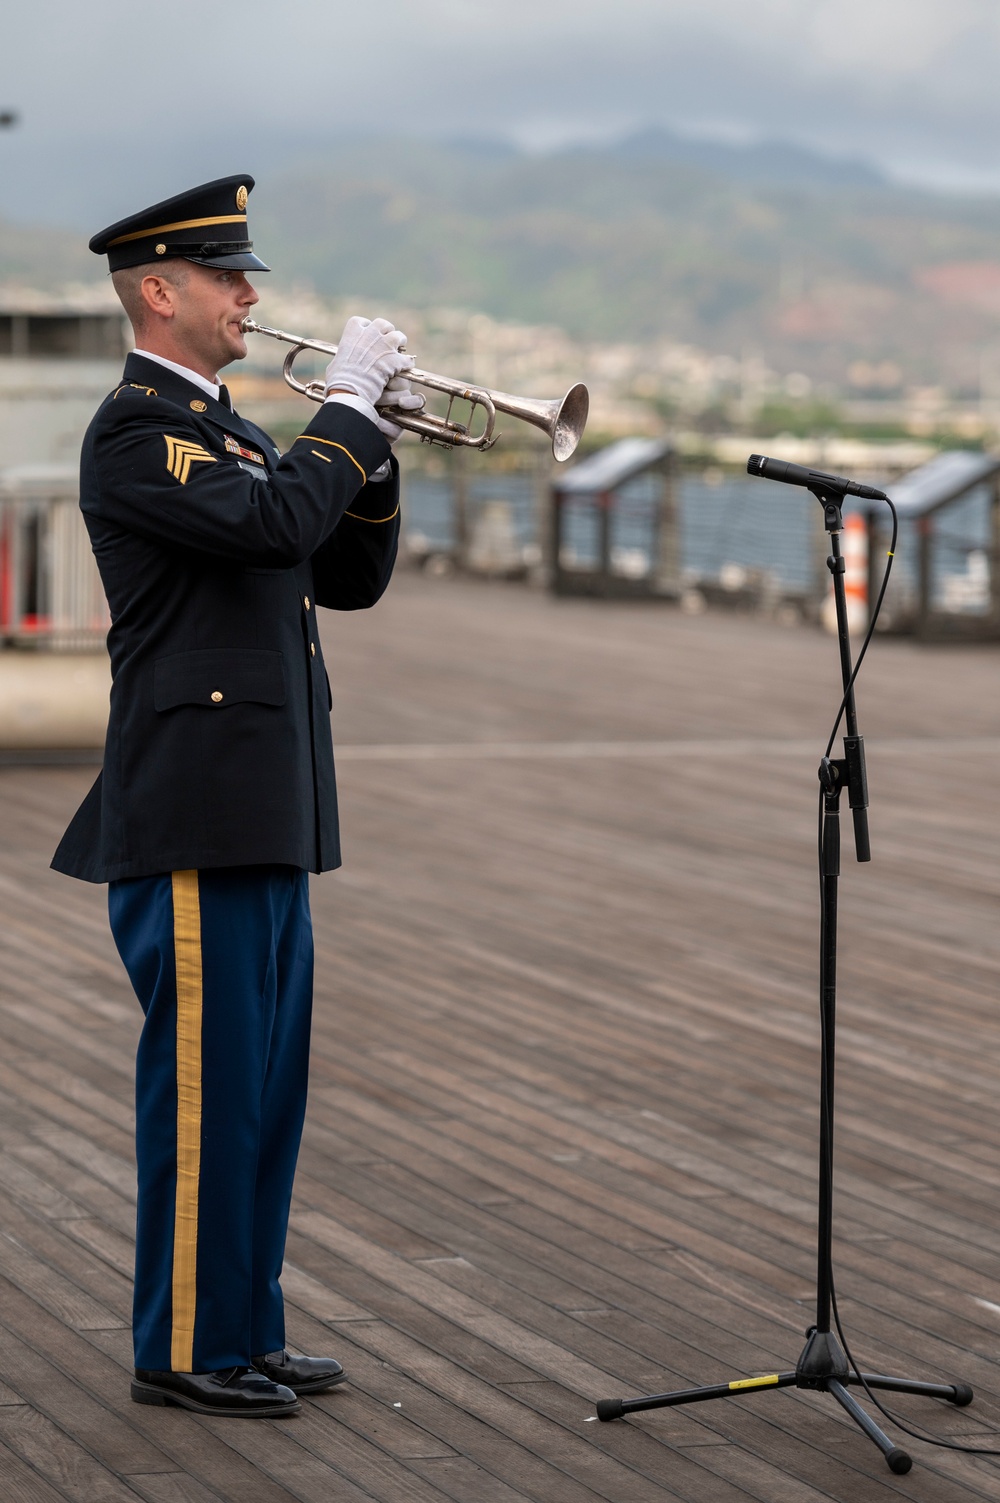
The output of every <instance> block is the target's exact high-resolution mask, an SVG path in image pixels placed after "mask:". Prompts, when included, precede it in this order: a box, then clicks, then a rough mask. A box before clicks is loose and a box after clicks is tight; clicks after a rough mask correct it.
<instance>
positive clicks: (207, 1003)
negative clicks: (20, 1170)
mask: <svg viewBox="0 0 1000 1503" xmlns="http://www.w3.org/2000/svg"><path fill="white" fill-rule="evenodd" d="M108 903H109V911H110V917H111V930H112V933H113V935H114V938H115V943H116V945H117V946H118V952H119V954H120V955H121V957H122V960H123V961H124V963H125V968H126V970H127V971H128V974H129V978H130V980H131V982H132V985H133V987H134V989H135V993H136V996H137V997H138V999H139V1002H140V1005H141V1006H142V1010H143V1012H144V1013H145V1022H144V1024H143V1029H142V1035H141V1038H140V1040H139V1050H138V1055H137V1059H136V1159H137V1162H138V1172H139V1204H138V1217H137V1225H136V1268H135V1307H134V1318H133V1337H134V1347H135V1365H136V1367H141V1368H149V1369H152V1370H154V1371H157V1372H168V1371H174V1372H195V1373H198V1372H202V1373H204V1372H215V1371H218V1370H219V1369H221V1368H226V1367H237V1366H244V1365H248V1364H249V1362H250V1359H251V1357H252V1356H257V1355H259V1354H261V1353H263V1352H273V1351H277V1350H278V1349H279V1348H281V1347H283V1346H284V1344H285V1326H284V1310H283V1302H282V1296H281V1287H280V1284H279V1278H280V1274H281V1264H282V1258H283V1256H284V1248H285V1234H286V1230H287V1225H288V1211H289V1206H290V1203H291V1197H292V1179H293V1177H294V1174H295V1161H296V1158H297V1156H298V1149H299V1140H300V1138H301V1135H302V1122H303V1118H304V1115H305V1104H306V1085H307V1076H308V1064H309V1026H310V1016H311V1008H312V970H313V946H312V926H311V922H310V917H309V887H308V877H307V874H306V873H305V872H304V871H300V870H298V868H296V867H289V866H247V867H227V868H220V869H216V870H205V871H187V872H172V873H166V874H164V875H162V876H155V877H138V878H134V879H129V880H126V881H121V882H113V883H111V884H110V890H109V898H108Z"/></svg>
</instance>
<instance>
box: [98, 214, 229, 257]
mask: <svg viewBox="0 0 1000 1503" xmlns="http://www.w3.org/2000/svg"><path fill="white" fill-rule="evenodd" d="M246 222H247V216H246V215H245V214H213V215H212V217H211V218H210V219H177V220H175V221H174V223H173V224H158V225H155V226H154V227H153V229H151V230H131V231H130V232H129V233H128V234H127V235H119V236H118V238H117V239H116V240H109V241H108V249H109V250H110V249H111V247H112V246H113V245H125V244H126V243H127V241H129V240H146V239H148V238H149V236H151V235H169V234H170V231H171V230H200V229H201V227H202V226H203V225H206V224H246Z"/></svg>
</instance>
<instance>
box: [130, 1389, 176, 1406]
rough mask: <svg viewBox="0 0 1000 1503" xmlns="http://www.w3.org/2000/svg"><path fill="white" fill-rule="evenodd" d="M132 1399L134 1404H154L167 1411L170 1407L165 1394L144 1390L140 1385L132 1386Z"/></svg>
mask: <svg viewBox="0 0 1000 1503" xmlns="http://www.w3.org/2000/svg"><path fill="white" fill-rule="evenodd" d="M132 1399H133V1402H134V1403H136V1404H155V1405H157V1407H159V1408H163V1409H167V1408H168V1407H169V1405H170V1400H169V1399H168V1398H167V1397H166V1395H165V1394H162V1393H156V1392H154V1390H153V1389H151V1388H144V1387H143V1386H142V1384H141V1383H133V1384H132Z"/></svg>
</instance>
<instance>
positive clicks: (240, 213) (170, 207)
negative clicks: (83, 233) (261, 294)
mask: <svg viewBox="0 0 1000 1503" xmlns="http://www.w3.org/2000/svg"><path fill="white" fill-rule="evenodd" d="M252 188H253V178H252V177H250V176H249V175H248V174H247V173H244V174H242V175H240V176H236V177H220V178H216V179H215V181H214V182H211V183H202V184H200V186H199V187H197V188H189V189H188V191H187V192H186V193H178V194H176V195H175V197H174V198H165V199H164V200H163V202H162V203H158V204H153V205H152V207H151V208H149V209H140V211H139V213H138V214H130V215H129V217H128V218H127V219H119V221H118V223H117V224H112V225H109V226H108V228H107V229H106V230H101V231H100V232H99V233H98V234H96V235H95V236H94V237H93V239H92V240H91V242H90V249H91V250H92V251H94V253H95V254H96V255H98V256H103V255H106V256H107V258H108V262H109V265H110V269H111V270H112V271H121V270H122V268H123V267H125V266H141V265H142V264H143V263H144V262H146V261H158V260H159V259H160V258H161V257H162V258H163V259H164V260H167V259H169V258H171V257H175V258H176V257H183V259H184V260H185V261H197V262H198V264H199V265H200V266H219V267H224V268H228V269H229V270H231V271H270V269H271V268H270V267H269V266H265V264H264V262H263V261H262V260H261V259H260V257H259V256H255V255H254V253H253V241H252V240H249V239H248V238H247V198H248V197H249V195H250V191H251V189H252Z"/></svg>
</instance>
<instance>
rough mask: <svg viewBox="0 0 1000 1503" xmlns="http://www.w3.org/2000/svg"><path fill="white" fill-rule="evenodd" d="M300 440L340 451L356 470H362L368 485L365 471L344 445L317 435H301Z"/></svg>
mask: <svg viewBox="0 0 1000 1503" xmlns="http://www.w3.org/2000/svg"><path fill="white" fill-rule="evenodd" d="M299 438H308V439H309V441H310V443H313V444H329V446H330V448H331V449H339V450H340V452H341V453H342V454H346V455H347V457H348V459H349V460H350V461H351V464H352V465H353V466H354V468H355V469H356V470H361V473H362V475H364V481H365V485H367V484H368V476H367V475H365V472H364V470H362V469H361V466H360V465H359V464H358V461H357V460H356V459H355V457H354V455H353V454H352V453H351V451H350V449H345V448H344V446H343V444H335V443H334V441H333V439H332V438H317V436H316V434H315V433H309V434H306V433H300V434H299ZM299 438H297V439H296V440H295V442H296V443H298V441H299Z"/></svg>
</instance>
